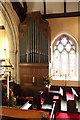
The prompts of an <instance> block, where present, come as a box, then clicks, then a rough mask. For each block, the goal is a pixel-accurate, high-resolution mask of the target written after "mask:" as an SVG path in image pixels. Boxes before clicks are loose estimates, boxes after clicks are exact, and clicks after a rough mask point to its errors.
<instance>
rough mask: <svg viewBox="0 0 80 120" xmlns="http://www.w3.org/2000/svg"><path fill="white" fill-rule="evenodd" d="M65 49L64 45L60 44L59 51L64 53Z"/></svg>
mask: <svg viewBox="0 0 80 120" xmlns="http://www.w3.org/2000/svg"><path fill="white" fill-rule="evenodd" d="M63 49H64V47H63V45H62V44H59V45H58V50H59V51H60V52H62V50H63Z"/></svg>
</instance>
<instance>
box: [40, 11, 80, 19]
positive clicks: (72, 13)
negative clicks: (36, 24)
mask: <svg viewBox="0 0 80 120" xmlns="http://www.w3.org/2000/svg"><path fill="white" fill-rule="evenodd" d="M78 16H80V12H69V13H58V14H46V15H42V17H43V18H44V19H50V18H64V17H78Z"/></svg>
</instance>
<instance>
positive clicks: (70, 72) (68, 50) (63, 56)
mask: <svg viewBox="0 0 80 120" xmlns="http://www.w3.org/2000/svg"><path fill="white" fill-rule="evenodd" d="M76 70H77V59H76V46H75V44H74V42H73V41H72V40H71V39H70V38H69V37H68V36H66V35H63V36H61V37H60V38H59V39H58V40H57V42H56V43H55V45H54V47H53V76H54V78H55V79H56V78H58V79H65V78H66V79H72V80H73V79H75V78H76V77H77V73H76Z"/></svg>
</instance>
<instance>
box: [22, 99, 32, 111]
mask: <svg viewBox="0 0 80 120" xmlns="http://www.w3.org/2000/svg"><path fill="white" fill-rule="evenodd" d="M31 105H32V104H30V103H29V101H28V102H26V103H25V104H24V105H23V106H22V107H21V108H20V109H24V110H28V109H29V108H30V107H31Z"/></svg>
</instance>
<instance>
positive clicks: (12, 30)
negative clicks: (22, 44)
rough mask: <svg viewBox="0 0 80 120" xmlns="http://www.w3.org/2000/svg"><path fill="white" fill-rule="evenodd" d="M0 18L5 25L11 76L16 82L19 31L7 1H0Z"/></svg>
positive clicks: (17, 79)
mask: <svg viewBox="0 0 80 120" xmlns="http://www.w3.org/2000/svg"><path fill="white" fill-rule="evenodd" d="M0 13H1V14H0V19H1V20H2V23H3V25H4V27H5V31H6V33H7V37H8V41H9V45H10V47H9V56H10V58H9V59H10V60H11V61H10V62H11V64H13V65H14V68H15V69H14V70H12V76H13V78H14V79H15V82H16V83H19V66H18V63H19V62H18V61H19V33H18V25H17V23H16V21H15V17H14V15H13V11H12V10H11V7H10V5H9V3H8V2H7V3H5V2H0Z"/></svg>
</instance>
